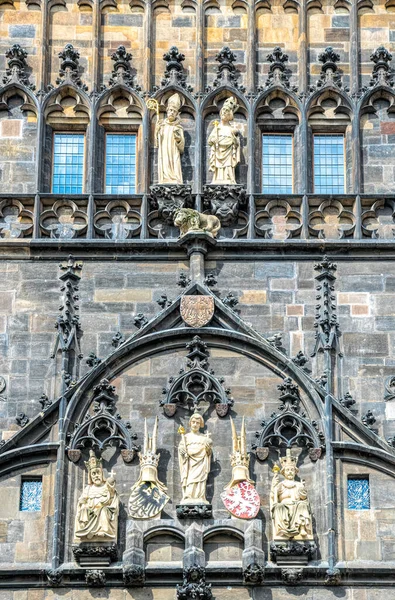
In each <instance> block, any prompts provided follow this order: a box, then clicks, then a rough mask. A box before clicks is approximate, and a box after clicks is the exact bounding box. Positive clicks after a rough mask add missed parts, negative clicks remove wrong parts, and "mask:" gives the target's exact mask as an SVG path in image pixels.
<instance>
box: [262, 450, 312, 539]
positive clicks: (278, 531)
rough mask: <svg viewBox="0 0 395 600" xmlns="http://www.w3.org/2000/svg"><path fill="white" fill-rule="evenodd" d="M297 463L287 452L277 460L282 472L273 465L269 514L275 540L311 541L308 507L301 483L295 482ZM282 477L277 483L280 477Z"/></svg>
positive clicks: (304, 490) (302, 482)
mask: <svg viewBox="0 0 395 600" xmlns="http://www.w3.org/2000/svg"><path fill="white" fill-rule="evenodd" d="M296 462H297V459H296V458H295V457H294V456H292V455H291V450H289V449H287V452H286V456H283V457H282V458H281V459H280V463H281V468H280V467H279V466H278V465H275V466H274V468H273V471H274V477H273V481H272V487H271V493H270V512H271V516H272V524H273V539H274V540H289V539H294V540H312V539H314V536H313V526H312V515H311V508H310V503H309V500H308V497H307V491H306V487H305V483H304V481H303V480H302V481H295V476H296V475H297V473H298V471H299V469H298V468H297V466H296ZM280 474H281V475H283V477H284V479H283V481H280V478H279V475H280Z"/></svg>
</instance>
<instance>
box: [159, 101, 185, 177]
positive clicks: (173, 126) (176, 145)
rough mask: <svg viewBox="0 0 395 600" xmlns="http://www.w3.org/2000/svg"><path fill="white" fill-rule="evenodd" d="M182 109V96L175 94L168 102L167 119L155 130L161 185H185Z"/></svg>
mask: <svg viewBox="0 0 395 600" xmlns="http://www.w3.org/2000/svg"><path fill="white" fill-rule="evenodd" d="M180 108H181V98H180V95H179V94H177V93H176V94H173V95H172V96H170V98H169V99H168V101H167V108H166V119H162V120H161V121H159V120H158V121H157V125H156V128H155V140H156V144H157V146H158V181H159V183H165V184H173V185H177V184H181V185H182V183H183V181H182V171H181V154H182V153H183V152H184V147H185V140H184V129H183V127H182V125H181V123H180V117H179V112H180ZM158 110H159V109H158Z"/></svg>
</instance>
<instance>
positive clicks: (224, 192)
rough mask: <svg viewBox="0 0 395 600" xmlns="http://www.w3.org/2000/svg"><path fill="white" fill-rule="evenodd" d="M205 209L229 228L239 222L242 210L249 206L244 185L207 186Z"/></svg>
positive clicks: (205, 190) (205, 187) (205, 188)
mask: <svg viewBox="0 0 395 600" xmlns="http://www.w3.org/2000/svg"><path fill="white" fill-rule="evenodd" d="M203 193H204V200H203V202H204V208H205V209H206V210H208V211H209V212H210V214H212V215H215V216H216V217H218V218H219V220H220V221H221V225H224V226H229V225H232V224H234V223H236V222H237V220H238V216H239V212H240V209H241V208H245V207H246V205H247V194H246V190H245V188H244V187H243V186H242V185H205V186H204V192H203Z"/></svg>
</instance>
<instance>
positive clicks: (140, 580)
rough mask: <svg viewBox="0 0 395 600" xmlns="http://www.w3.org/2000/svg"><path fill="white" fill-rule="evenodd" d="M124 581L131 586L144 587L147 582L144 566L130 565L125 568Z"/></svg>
mask: <svg viewBox="0 0 395 600" xmlns="http://www.w3.org/2000/svg"><path fill="white" fill-rule="evenodd" d="M123 582H124V584H125V585H127V586H130V587H142V586H143V585H144V582H145V570H144V567H141V566H139V565H128V566H126V567H124V568H123Z"/></svg>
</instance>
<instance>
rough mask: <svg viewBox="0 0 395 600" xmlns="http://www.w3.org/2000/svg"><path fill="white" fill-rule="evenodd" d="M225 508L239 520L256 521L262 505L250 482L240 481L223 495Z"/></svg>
mask: <svg viewBox="0 0 395 600" xmlns="http://www.w3.org/2000/svg"><path fill="white" fill-rule="evenodd" d="M221 499H222V502H223V503H224V505H225V508H226V509H227V510H228V511H229V512H230V513H231V514H232V515H234V516H235V517H238V518H239V519H254V518H255V517H256V516H257V514H258V512H259V508H260V505H261V500H260V498H259V494H258V492H257V491H256V489H255V488H254V486H253V485H252V484H251V483H249V482H248V481H240V482H239V483H236V485H233V486H232V487H231V488H229V489H227V490H226V491H225V492H222V494H221Z"/></svg>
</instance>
